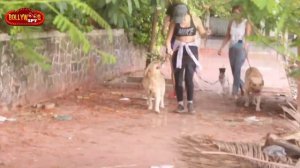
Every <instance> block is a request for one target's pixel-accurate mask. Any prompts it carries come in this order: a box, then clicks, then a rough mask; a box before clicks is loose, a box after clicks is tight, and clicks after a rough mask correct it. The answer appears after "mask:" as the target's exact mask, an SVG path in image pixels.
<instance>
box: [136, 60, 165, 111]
mask: <svg viewBox="0 0 300 168" xmlns="http://www.w3.org/2000/svg"><path fill="white" fill-rule="evenodd" d="M160 68H161V63H160V61H153V62H152V63H150V64H149V65H148V67H147V68H146V70H145V74H144V78H143V81H142V84H143V87H144V89H145V90H146V92H147V104H148V109H149V110H152V109H153V104H152V98H153V97H154V100H155V107H154V110H155V111H156V112H157V113H159V112H160V110H159V107H161V108H164V106H165V105H164V96H165V88H166V83H165V78H164V76H163V75H162V74H161V71H160Z"/></svg>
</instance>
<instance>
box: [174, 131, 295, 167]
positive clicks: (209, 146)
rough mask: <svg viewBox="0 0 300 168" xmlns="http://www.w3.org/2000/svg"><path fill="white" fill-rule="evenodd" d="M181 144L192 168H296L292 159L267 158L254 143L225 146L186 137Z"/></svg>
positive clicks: (204, 139) (219, 142)
mask: <svg viewBox="0 0 300 168" xmlns="http://www.w3.org/2000/svg"><path fill="white" fill-rule="evenodd" d="M178 144H179V145H180V151H181V153H182V156H183V157H182V158H183V160H184V161H186V163H187V164H188V166H189V167H191V168H192V167H193V168H194V167H199V168H201V167H203V168H213V167H220V166H221V167H222V168H233V167H236V168H238V167H243V168H252V167H253V166H255V167H258V168H294V165H295V164H296V163H295V161H294V160H292V159H291V158H289V157H276V158H275V157H270V156H267V155H266V154H265V153H264V152H263V150H262V146H261V145H259V144H255V143H236V142H223V141H215V140H212V139H210V138H203V137H200V136H185V137H183V138H181V139H179V140H178ZM245 161H246V162H245Z"/></svg>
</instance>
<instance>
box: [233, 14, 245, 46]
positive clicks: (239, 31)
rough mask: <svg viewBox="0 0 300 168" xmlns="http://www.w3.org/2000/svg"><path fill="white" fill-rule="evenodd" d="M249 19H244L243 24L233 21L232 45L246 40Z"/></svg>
mask: <svg viewBox="0 0 300 168" xmlns="http://www.w3.org/2000/svg"><path fill="white" fill-rule="evenodd" d="M246 25H247V19H244V20H243V21H242V22H241V23H237V22H236V21H232V23H231V27H230V37H231V39H230V45H231V46H232V45H233V44H235V43H237V42H238V41H239V40H244V37H245V33H246Z"/></svg>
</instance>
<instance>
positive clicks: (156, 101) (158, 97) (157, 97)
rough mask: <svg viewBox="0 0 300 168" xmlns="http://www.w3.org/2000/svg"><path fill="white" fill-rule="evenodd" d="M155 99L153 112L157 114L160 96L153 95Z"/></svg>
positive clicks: (157, 94)
mask: <svg viewBox="0 0 300 168" xmlns="http://www.w3.org/2000/svg"><path fill="white" fill-rule="evenodd" d="M154 97H155V98H154V99H155V105H154V106H155V107H154V110H155V112H157V113H159V112H160V111H159V104H160V102H161V96H160V94H159V93H156V94H155V96H154Z"/></svg>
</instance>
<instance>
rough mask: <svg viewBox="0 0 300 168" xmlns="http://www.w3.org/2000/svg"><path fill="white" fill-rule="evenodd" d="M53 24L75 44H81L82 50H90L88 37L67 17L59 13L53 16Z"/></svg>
mask: <svg viewBox="0 0 300 168" xmlns="http://www.w3.org/2000/svg"><path fill="white" fill-rule="evenodd" d="M53 24H54V25H55V26H56V27H57V28H58V29H59V30H60V31H62V32H66V33H67V34H68V35H69V36H70V38H71V40H72V41H73V42H75V43H76V44H82V45H83V51H84V52H85V53H87V52H88V51H89V50H90V48H91V45H90V43H89V41H88V39H87V38H86V36H85V34H84V33H82V32H81V31H80V30H79V29H78V28H77V27H76V26H75V25H74V24H73V23H72V22H71V21H70V20H69V19H68V18H66V17H65V16H63V15H61V14H59V15H57V16H56V17H55V18H54V20H53Z"/></svg>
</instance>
